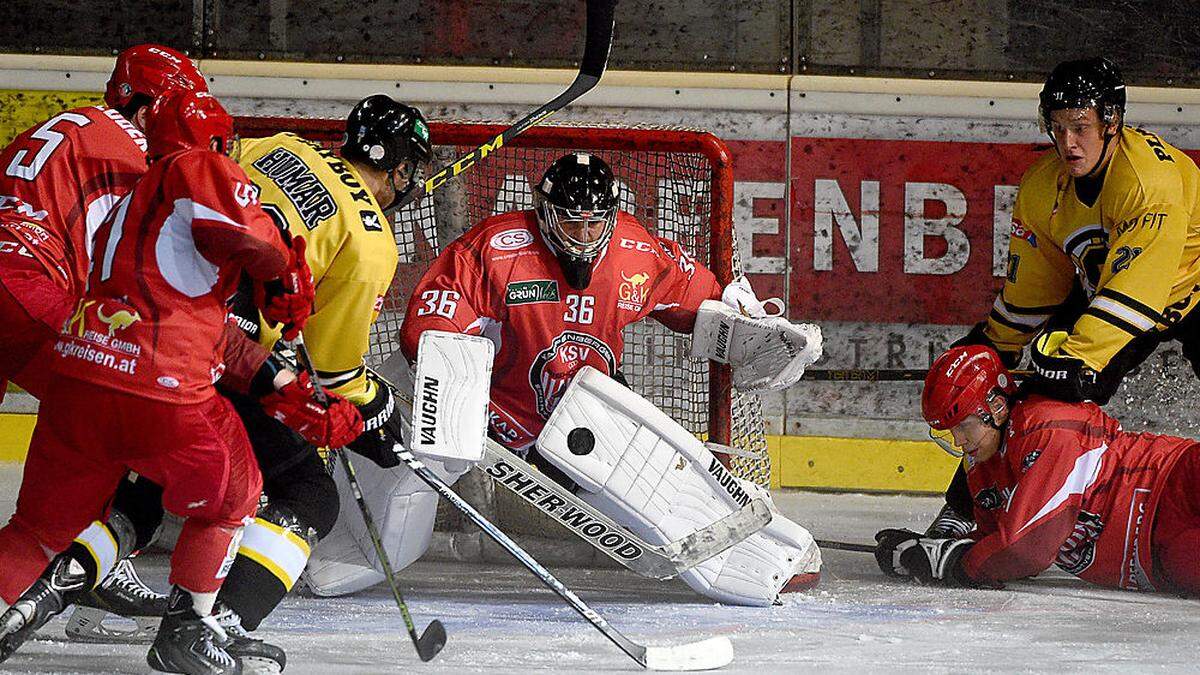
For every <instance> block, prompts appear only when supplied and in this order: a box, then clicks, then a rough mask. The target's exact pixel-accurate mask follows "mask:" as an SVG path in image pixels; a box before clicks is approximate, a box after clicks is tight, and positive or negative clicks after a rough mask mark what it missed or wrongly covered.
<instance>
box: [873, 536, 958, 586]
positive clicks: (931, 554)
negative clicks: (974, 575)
mask: <svg viewBox="0 0 1200 675" xmlns="http://www.w3.org/2000/svg"><path fill="white" fill-rule="evenodd" d="M875 541H876V546H875V562H877V563H879V569H881V570H883V573H884V574H886V575H888V576H890V577H897V578H904V577H908V578H912V579H915V580H917V581H919V582H920V583H922V584H941V585H947V586H978V584H976V583H975V582H974V581H972V580H971V579H970V578H969V577H968V576H967V575H966V572H965V571H964V570H963V568H962V557H963V556H964V555H966V553H967V551H969V550H971V546H973V545H974V544H975V542H974V541H972V540H970V539H932V538H929V537H923V536H921V535H919V534H917V533H916V532H913V531H912V530H893V529H889V530H880V531H879V532H878V533H877V534H876V535H875Z"/></svg>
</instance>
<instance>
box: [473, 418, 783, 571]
mask: <svg viewBox="0 0 1200 675" xmlns="http://www.w3.org/2000/svg"><path fill="white" fill-rule="evenodd" d="M476 468H478V469H480V470H481V471H483V472H484V473H485V474H487V475H488V477H489V478H491V479H492V480H493V481H495V482H496V483H498V484H499V485H502V486H504V487H505V488H506V489H507V490H509V491H510V492H512V493H513V494H514V495H516V496H518V497H520V498H521V499H523V500H525V501H526V502H527V503H528V504H529V505H530V506H532V507H534V508H535V509H537V510H538V511H541V512H542V513H544V514H546V515H548V516H550V517H551V518H553V519H554V520H555V521H556V522H558V523H559V524H560V525H562V526H563V527H565V528H567V529H568V530H569V531H571V532H572V533H573V534H575V535H576V536H577V537H579V538H580V539H583V540H584V541H586V542H588V543H589V544H591V545H592V546H593V547H595V548H596V549H597V550H598V551H600V552H601V553H604V554H605V555H607V556H608V557H610V558H612V559H613V560H615V561H617V562H618V563H620V564H621V565H623V566H625V567H627V568H629V569H630V570H633V571H634V572H637V573H638V574H640V575H642V576H644V577H650V578H652V579H658V580H664V579H670V578H672V577H674V576H677V575H678V574H679V573H680V572H683V571H685V570H689V569H691V568H693V567H695V566H696V565H699V564H700V563H702V562H704V561H705V560H708V559H709V558H712V557H713V556H715V555H718V554H720V553H722V552H724V551H725V550H727V549H728V548H729V547H731V546H733V545H734V544H737V543H738V542H740V541H742V540H743V539H745V538H746V537H749V536H750V535H752V534H754V533H755V532H758V531H759V530H761V529H762V528H764V527H766V525H767V523H769V522H771V509H770V507H769V506H767V503H766V501H765V500H763V499H762V498H758V499H752V500H750V503H748V504H746V505H745V506H743V507H742V508H740V509H738V510H737V511H734V512H733V513H731V514H729V515H727V516H725V517H724V518H721V519H720V520H718V521H716V522H715V523H712V524H711V525H708V526H707V527H703V528H700V529H698V530H696V531H695V532H693V533H691V534H689V535H688V536H686V537H683V538H682V539H679V540H676V541H673V542H670V543H669V544H663V545H661V546H659V545H655V544H650V543H648V542H646V541H645V540H643V539H642V538H640V537H638V536H637V535H635V534H633V533H632V532H630V531H628V530H626V529H625V528H624V527H622V526H620V525H618V524H617V523H616V522H615V521H613V520H612V519H611V518H609V517H608V516H606V515H604V514H603V513H601V512H600V511H598V510H596V508H595V507H593V506H592V505H590V504H588V503H587V502H585V501H583V500H582V499H580V498H579V497H576V496H575V495H574V494H572V493H571V491H570V490H567V489H566V488H564V487H562V486H561V485H559V484H558V483H555V482H554V481H553V480H551V479H550V478H549V477H547V476H546V475H545V474H543V473H542V472H540V471H538V470H537V469H535V468H533V467H532V466H530V465H529V463H528V462H526V461H525V460H523V459H521V458H520V457H518V456H517V455H515V454H514V453H513V452H512V451H510V450H508V449H507V448H505V447H503V446H501V445H500V444H499V443H496V442H495V441H493V440H492V439H490V438H489V439H487V442H486V445H485V447H484V455H483V461H482V462H481V463H480V464H479V466H477V467H476Z"/></svg>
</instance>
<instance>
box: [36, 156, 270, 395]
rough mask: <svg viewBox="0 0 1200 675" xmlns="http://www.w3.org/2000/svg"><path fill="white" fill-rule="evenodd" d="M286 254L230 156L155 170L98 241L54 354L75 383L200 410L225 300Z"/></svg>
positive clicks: (218, 364)
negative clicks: (195, 405) (81, 292)
mask: <svg viewBox="0 0 1200 675" xmlns="http://www.w3.org/2000/svg"><path fill="white" fill-rule="evenodd" d="M286 263H287V247H286V246H285V245H284V243H283V240H282V239H281V238H280V234H279V229H278V227H276V225H275V222H274V221H273V220H271V218H270V217H269V216H267V215H266V213H265V212H263V210H262V208H261V207H260V206H259V205H258V191H257V189H256V188H254V186H253V184H251V183H250V179H249V178H247V177H246V174H245V172H243V171H242V169H241V168H240V167H239V166H238V165H237V164H235V163H234V162H233V161H232V160H230V159H229V158H228V157H225V156H224V155H221V154H218V153H215V152H210V151H208V150H185V151H182V152H177V153H174V154H171V155H167V156H166V157H164V158H162V159H160V160H158V161H156V162H154V164H152V165H151V167H150V170H149V171H148V172H147V173H146V175H145V177H143V178H142V180H140V181H139V182H138V183H137V185H136V186H135V187H134V189H133V192H131V193H130V194H129V195H128V196H126V197H125V198H124V199H122V200H121V201H120V202H119V203H118V204H117V206H116V208H115V209H113V212H112V214H111V215H110V217H109V218H108V219H107V220H106V221H105V222H104V224H103V225H101V227H100V230H99V231H98V232H97V234H96V254H95V264H94V265H93V267H92V271H91V273H90V275H89V277H88V290H87V293H86V294H85V295H84V297H83V298H82V299H81V300H80V302H79V305H78V306H77V307H76V309H75V313H74V314H73V315H72V316H71V318H70V319H69V320H68V322H67V324H66V327H65V330H64V331H63V333H62V335H61V336H60V337H59V340H58V342H57V343H56V344H55V346H54V349H55V351H56V352H57V354H58V356H59V359H58V363H57V364H56V370H57V371H58V372H59V373H61V374H63V375H66V376H68V377H72V378H75V379H79V380H84V381H87V382H91V383H94V384H97V385H100V386H104V387H108V388H111V389H116V390H119V391H122V392H127V393H131V394H136V395H138V396H141V397H145V398H150V399H156V400H161V401H166V402H172V403H196V402H201V401H204V400H206V399H208V398H209V397H210V396H212V395H213V393H214V389H213V387H212V383H213V382H214V381H216V380H217V379H218V378H219V377H220V375H221V373H222V371H223V370H224V364H223V357H222V354H223V352H224V347H225V345H224V340H225V338H224V337H223V334H224V330H225V314H226V309H225V300H226V299H227V298H228V297H229V296H230V295H232V294H233V292H234V290H235V289H236V287H237V282H238V279H239V278H240V276H241V274H242V273H243V272H245V273H247V274H249V275H250V276H251V277H252V278H254V279H259V280H268V279H274V278H277V277H278V276H279V275H280V274H281V273H282V272H283V270H284V267H285V266H286Z"/></svg>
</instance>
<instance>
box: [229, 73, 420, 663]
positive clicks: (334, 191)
mask: <svg viewBox="0 0 1200 675" xmlns="http://www.w3.org/2000/svg"><path fill="white" fill-rule="evenodd" d="M431 157H432V148H431V146H430V143H429V131H428V127H427V126H426V123H425V119H424V117H423V116H422V115H421V113H420V111H418V110H417V109H415V108H412V107H409V106H406V105H403V104H401V103H398V102H396V101H393V100H392V99H391V98H390V97H388V96H386V95H382V94H379V95H375V96H371V97H368V98H366V99H363V100H362V101H360V102H359V103H358V104H357V105H355V106H354V108H353V110H352V111H351V112H350V115H349V117H348V119H347V122H346V138H345V141H344V143H343V145H342V146H341V147H340V148H337V149H328V148H324V147H322V146H321V145H319V144H316V143H312V142H309V141H306V140H303V139H301V138H299V137H297V136H294V135H291V134H277V135H275V136H271V137H269V138H259V139H245V140H243V141H242V142H241V144H240V156H239V160H238V161H239V163H240V164H241V166H242V168H243V169H245V171H246V174H247V175H248V176H249V177H250V180H251V181H253V182H254V184H255V185H256V186H257V187H258V189H259V201H260V202H261V204H262V207H263V209H264V210H265V211H266V212H267V213H268V214H270V215H271V216H272V217H273V218H274V219H275V220H276V222H277V223H278V224H280V226H281V227H285V228H286V229H287V230H288V231H290V233H291V235H292V236H293V237H303V238H304V239H305V242H306V244H307V247H306V251H305V258H306V259H307V262H308V265H309V268H310V269H311V270H312V274H313V282H314V285H315V300H314V302H313V313H312V315H311V316H310V317H309V319H308V323H307V324H306V325H305V327H304V337H305V343H306V345H307V347H308V350H309V353H310V356H311V358H312V363H313V366H314V367H315V369H316V371H317V376H318V377H319V378H320V380H321V382H322V384H323V385H324V386H326V387H327V388H328V389H329V390H331V391H334V392H336V393H338V394H341V395H342V396H345V397H346V398H347V399H349V400H350V402H352V403H354V404H355V405H356V406H358V408H359V411H360V412H361V414H362V417H363V421H364V427H365V429H366V431H364V432H363V433H362V435H360V436H359V437H358V438H357V439H356V440H354V441H353V442H351V443H350V444H348V445H347V447H348V448H349V449H350V450H352V451H354V452H357V453H359V454H361V455H363V456H365V457H367V458H369V459H371V460H372V461H374V462H375V463H377V464H379V465H381V466H396V465H398V464H399V459H398V458H397V457H396V456H395V454H394V453H393V450H392V448H393V443H392V442H391V441H390V440H387V438H388V437H387V436H386V435H385V429H388V430H390V433H391V434H393V435H394V436H395V437H399V424H400V418H399V412H398V410H399V408H398V406H396V405H395V403H394V401H393V399H392V394H391V390H390V388H388V387H387V386H383V385H381V384H379V383H378V382H377V381H376V380H375V379H374V376H373V375H371V374H370V373H369V372H367V370H366V368H365V366H364V360H363V359H364V356H365V355H366V353H367V347H368V341H369V338H370V331H371V325H372V323H373V322H374V321H375V319H376V317H377V316H378V314H379V310H380V308H381V307H382V300H383V297H384V296H385V294H386V293H387V291H388V288H389V287H390V286H391V283H392V276H393V275H394V274H395V271H396V264H397V259H398V253H397V250H396V242H395V238H394V235H393V233H392V228H391V224H390V222H389V221H388V220H387V218H386V217H385V216H384V211H385V210H387V209H388V208H389V207H390V206H392V205H393V204H395V203H397V202H398V201H399V200H400V199H402V198H403V197H404V196H405V195H406V194H407V193H408V191H409V190H411V189H413V188H414V187H415V186H416V185H417V182H418V180H419V179H420V173H421V171H422V168H423V167H424V166H425V165H426V164H427V163H428V162H429V160H430V159H431ZM240 295H241V294H240ZM246 307H248V305H247V304H246V303H245V302H237V300H236V299H235V307H234V313H235V315H236V317H235V318H236V319H237V321H238V323H239V325H241V326H242V327H243V329H245V330H247V332H249V333H250V334H251V335H252V336H253V337H255V338H256V339H258V340H259V341H260V342H262V343H263V344H265V345H268V346H271V345H274V343H275V342H276V341H277V340H278V339H279V333H278V331H277V330H274V329H272V328H269V327H268V324H266V323H265V322H263V321H262V320H261V319H260V317H259V314H258V312H257V311H254V310H251V311H246V309H245V308H246ZM223 393H225V394H226V395H227V396H228V397H229V398H230V400H231V401H233V403H234V407H235V408H236V409H237V410H238V413H239V414H240V415H241V417H242V420H243V421H244V422H245V424H246V429H247V431H248V433H249V435H250V440H251V443H252V445H253V446H254V451H255V455H256V456H257V458H258V461H259V466H260V467H261V468H262V472H263V493H264V494H265V495H266V496H267V499H268V505H267V506H266V507H264V508H262V509H260V510H259V513H258V517H257V518H256V519H255V521H254V522H253V523H252V524H250V525H249V526H247V527H246V530H245V534H244V536H243V538H242V543H241V548H240V549H239V550H238V555H237V558H236V559H235V561H234V563H233V566H232V568H231V569H230V570H229V575H228V577H227V578H226V584H225V586H223V589H224V590H223V592H222V593H221V594H220V596H219V599H218V601H219V609H220V610H221V611H223V612H224V613H225V614H224V616H225V621H224V622H223V624H224V625H226V627H227V629H228V628H229V626H232V627H233V628H232V632H233V634H234V635H235V637H236V636H242V637H246V635H245V633H244V631H245V630H254V629H255V628H257V627H258V625H259V623H260V622H261V621H262V620H263V618H264V617H266V616H267V614H269V613H270V612H271V611H272V610H273V609H274V608H275V606H276V605H278V603H279V601H280V600H282V599H283V597H284V595H285V594H286V593H287V592H288V591H289V590H291V588H292V586H293V585H294V584H295V582H296V579H297V578H298V577H299V575H300V573H301V572H302V571H303V570H304V566H305V563H306V561H307V559H308V556H309V554H310V553H311V547H312V546H313V545H314V544H316V542H317V541H318V540H319V539H321V538H322V537H324V536H325V534H327V533H328V532H329V530H330V529H331V528H332V527H333V524H334V522H335V521H336V519H337V516H338V510H339V500H338V495H337V487H336V485H335V483H334V481H333V479H332V478H331V477H330V476H329V474H328V473H327V472H326V470H325V466H324V464H323V462H322V460H321V458H320V457H319V455H318V454H317V450H316V448H314V447H313V446H311V445H309V444H307V443H306V442H305V441H304V440H303V439H302V438H300V437H299V436H298V435H296V434H295V433H293V432H291V431H290V430H288V429H287V428H286V427H284V426H283V425H281V424H280V423H279V422H277V421H276V420H275V419H272V418H271V417H269V416H268V415H267V414H266V413H264V412H263V410H262V407H261V406H260V405H259V404H258V402H257V401H256V400H254V399H252V398H250V397H244V396H238V395H236V394H233V393H228V392H223ZM245 659H246V657H245V655H244V654H243V660H245ZM260 660H261V659H260ZM271 660H275V661H281V659H276V658H273V657H272V659H271ZM280 665H282V663H280Z"/></svg>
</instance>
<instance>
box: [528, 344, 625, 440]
mask: <svg viewBox="0 0 1200 675" xmlns="http://www.w3.org/2000/svg"><path fill="white" fill-rule="evenodd" d="M584 366H592V367H593V368H595V369H597V370H599V371H601V372H603V373H607V374H610V375H611V374H612V373H614V372H616V370H617V359H616V357H614V356H613V351H612V348H611V347H609V346H608V344H607V343H605V342H604V340H601V339H600V338H598V337H596V336H595V335H588V334H587V333H580V332H577V331H573V330H567V331H563V332H562V333H560V334H559V335H558V337H556V338H554V339H553V340H552V341H551V342H550V346H549V347H547V348H545V349H543V350H542V351H541V352H540V353H539V354H538V355H537V357H535V358H534V359H533V364H532V365H531V366H529V386H530V387H531V388H532V389H533V393H534V396H535V397H536V399H537V409H538V414H539V415H541V416H542V417H547V418H548V417H550V412H551V411H552V410H554V406H555V405H557V404H558V399H559V398H560V397H561V396H562V393H563V392H564V391H566V388H567V385H568V384H570V383H571V378H572V377H574V376H575V373H577V372H579V369H580V368H583V367H584Z"/></svg>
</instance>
